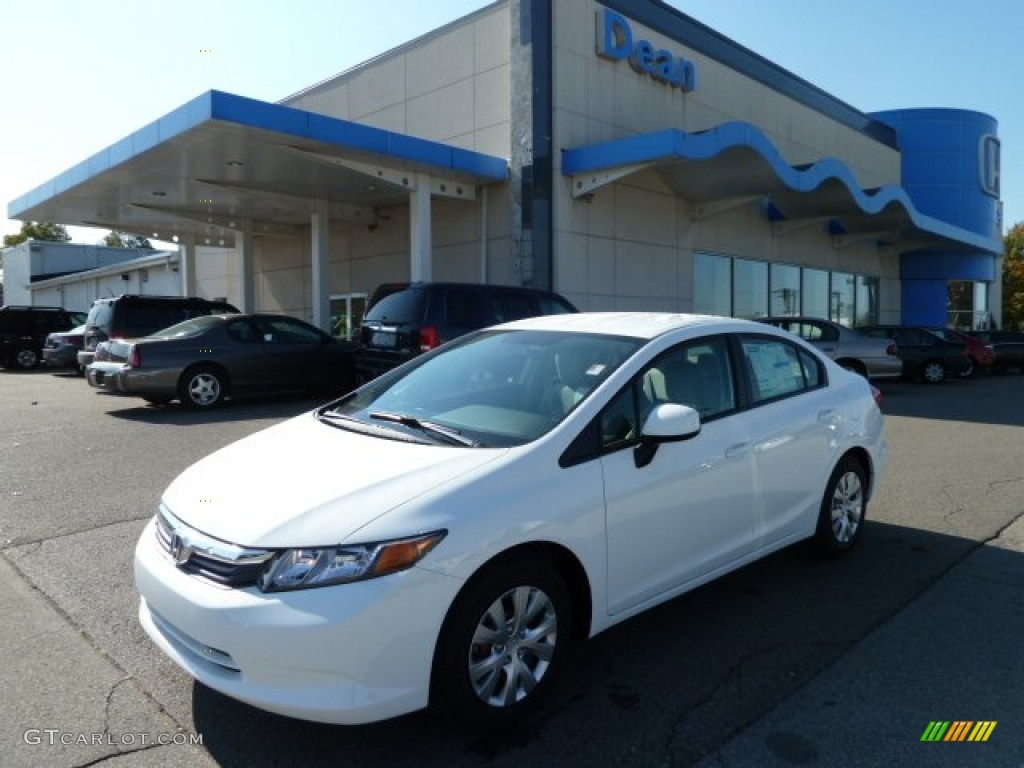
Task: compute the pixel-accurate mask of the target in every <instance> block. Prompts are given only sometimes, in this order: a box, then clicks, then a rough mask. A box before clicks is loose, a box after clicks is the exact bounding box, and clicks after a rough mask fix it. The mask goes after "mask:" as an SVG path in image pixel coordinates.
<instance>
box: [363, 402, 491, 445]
mask: <svg viewBox="0 0 1024 768" xmlns="http://www.w3.org/2000/svg"><path fill="white" fill-rule="evenodd" d="M369 416H370V418H371V419H378V420H380V421H393V422H394V423H395V424H401V425H402V426H403V427H411V428H412V429H418V430H420V431H421V432H426V433H427V434H429V435H434V436H436V437H441V438H444V439H445V440H447V441H448V442H450V443H454V444H455V445H465V446H467V447H469V448H479V447H480V446H481V445H482V443H480V442H478V441H476V440H473V439H472V438H469V437H466V436H465V435H463V434H462V433H461V432H459V431H458V430H457V429H452V428H451V427H445V426H443V425H441V424H435V423H434V422H432V421H423V420H421V419H417V418H416V417H415V416H408V415H406V414H404V413H391V412H390V411H373V412H371V413H370V414H369Z"/></svg>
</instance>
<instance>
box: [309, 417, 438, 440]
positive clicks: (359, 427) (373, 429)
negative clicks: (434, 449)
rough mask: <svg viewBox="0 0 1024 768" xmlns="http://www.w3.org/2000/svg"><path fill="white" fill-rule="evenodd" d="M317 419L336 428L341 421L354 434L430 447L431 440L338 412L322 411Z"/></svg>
mask: <svg viewBox="0 0 1024 768" xmlns="http://www.w3.org/2000/svg"><path fill="white" fill-rule="evenodd" d="M316 417H317V418H318V419H320V420H322V421H325V422H327V423H332V422H333V423H334V424H333V425H335V426H339V425H337V422H339V421H341V422H344V428H345V429H349V430H351V431H353V432H360V433H362V434H364V435H373V436H374V437H382V438H386V439H388V440H398V441H400V442H403V443H418V444H420V445H430V441H429V440H424V439H422V438H420V437H415V436H413V435H408V434H405V433H404V432H396V431H395V430H393V429H389V428H388V427H378V426H377V425H376V424H367V423H366V422H365V421H362V420H360V419H357V418H355V417H353V416H346V415H345V414H343V413H338V412H336V411H327V410H322V411H320V412H319V413H317V415H316Z"/></svg>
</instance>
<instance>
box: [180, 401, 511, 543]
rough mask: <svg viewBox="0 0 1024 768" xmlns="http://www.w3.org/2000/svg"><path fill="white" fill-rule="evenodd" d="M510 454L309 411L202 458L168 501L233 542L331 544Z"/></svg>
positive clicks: (183, 516) (200, 526) (189, 519)
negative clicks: (355, 428)
mask: <svg viewBox="0 0 1024 768" xmlns="http://www.w3.org/2000/svg"><path fill="white" fill-rule="evenodd" d="M506 452H507V449H487V448H461V447H458V446H447V445H424V444H421V443H409V442H402V441H397V440H390V439H387V438H380V437H374V436H372V435H365V434H360V433H357V432H352V431H349V430H346V429H341V428H337V427H334V426H331V425H328V424H324V423H321V422H320V421H318V420H317V419H316V417H315V416H314V415H313V414H312V413H309V414H305V415H303V416H299V417H297V418H294V419H291V420H289V421H286V422H284V423H282V424H279V425H277V426H274V427H271V428H269V429H266V430H263V431H262V432H258V433H256V434H254V435H251V436H249V437H247V438H245V439H243V440H240V441H238V442H236V443H233V444H231V445H229V446H227V447H226V448H223V449H221V450H219V451H217V452H216V453H213V454H211V455H210V456H207V457H206V458H205V459H202V460H201V461H199V462H197V463H196V464H193V465H192V466H191V467H189V468H188V469H186V470H185V471H184V472H183V473H182V474H181V475H179V476H178V477H177V478H176V479H175V480H174V482H172V483H171V485H170V486H169V487H168V488H167V490H166V491H165V492H164V496H163V504H164V505H166V507H167V508H168V509H169V510H170V511H171V513H172V514H174V515H175V516H176V517H178V518H179V519H180V520H182V521H183V522H185V523H186V524H187V525H189V526H191V527H193V528H195V529H197V530H199V531H202V532H203V533H205V534H207V535H209V536H213V537H215V538H218V539H221V540H223V541H227V542H231V543H233V544H238V545H242V546H246V547H268V548H279V547H297V546H322V545H325V544H333V543H340V542H343V541H345V540H346V539H348V537H350V536H351V535H353V534H354V533H355V532H356V531H358V530H359V529H360V528H362V527H363V526H365V525H367V524H368V523H370V522H371V521H373V520H374V519H376V518H378V517H379V516H381V515H383V514H386V513H387V512H388V511H390V510H393V509H395V508H396V507H399V506H401V505H403V504H405V503H406V502H408V501H410V500H413V499H416V498H418V497H420V496H422V495H423V494H425V493H427V492H428V491H430V490H432V489H434V488H437V487H438V486H441V485H444V484H445V483H449V482H451V481H453V480H455V479H456V478H459V477H462V476H464V475H466V474H467V473H470V472H473V471H474V470H476V469H478V468H480V467H482V466H483V465H485V464H488V463H490V462H492V461H494V460H496V459H497V458H499V457H500V456H502V455H503V454H504V453H506ZM405 533H413V532H412V531H406V532H405Z"/></svg>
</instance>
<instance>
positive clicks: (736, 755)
mask: <svg viewBox="0 0 1024 768" xmlns="http://www.w3.org/2000/svg"><path fill="white" fill-rule="evenodd" d="M880 387H881V389H882V390H883V392H884V395H885V400H884V403H883V410H884V411H886V413H887V415H888V417H889V418H888V432H889V440H890V443H891V446H892V453H893V461H892V464H891V467H890V471H889V475H888V477H887V478H886V479H885V482H884V484H883V486H882V488H881V491H880V493H879V494H878V496H877V497H876V498H875V499H874V501H873V503H872V505H871V507H870V508H869V512H868V514H869V520H870V521H869V523H868V525H867V527H866V528H865V531H864V536H863V538H862V540H861V542H860V546H859V549H858V550H857V551H856V552H855V553H854V554H853V555H852V556H850V557H848V558H846V559H843V560H839V561H826V560H822V559H819V558H817V557H815V556H813V555H810V554H808V553H807V552H806V551H805V550H804V549H802V548H799V547H797V548H794V549H790V550H787V551H785V552H782V553H779V554H777V555H775V556H773V557H771V558H769V559H767V560H765V561H763V562H761V563H757V564H755V565H752V566H750V567H748V568H745V569H743V570H742V571H740V572H738V573H736V574H733V575H731V576H729V577H726V578H725V579H722V580H720V581H719V582H717V583H714V584H712V585H709V586H707V587H704V588H702V589H699V590H697V591H696V592H693V593H691V594H689V595H686V596H683V597H682V598H679V599H677V600H675V601H672V602H671V603H669V604H666V605H663V606H661V607H659V608H657V609H655V610H653V611H651V612H649V613H647V614H645V615H643V616H640V617H638V618H637V619H634V620H632V621H629V622H627V623H625V624H623V625H620V626H618V627H615V628H614V629H612V630H610V631H609V632H607V633H605V634H603V635H600V636H599V637H597V638H595V639H594V640H592V641H591V642H589V643H587V644H586V645H584V646H582V647H581V648H579V649H578V651H577V653H576V656H575V658H574V659H573V661H572V663H571V664H570V667H569V669H568V670H567V673H566V674H565V675H564V677H562V678H561V680H560V682H559V684H558V686H557V688H556V690H555V691H554V695H553V697H552V698H551V699H550V700H549V701H548V703H547V704H546V706H545V707H544V708H543V710H542V711H541V712H540V713H539V714H538V715H537V716H536V717H534V718H533V719H531V720H528V721H526V722H524V723H523V724H522V725H521V726H520V727H518V728H516V729H515V730H513V731H511V732H508V733H501V734H492V735H488V736H481V735H479V734H475V733H467V732H464V731H459V730H455V729H453V728H451V727H448V726H446V725H442V724H440V723H439V722H437V721H436V720H434V719H433V718H431V717H430V716H428V715H426V714H422V713H421V714H414V715H410V716H407V717H404V718H400V719H398V720H394V721H390V722H385V723H380V724H376V725H372V726H364V727H338V726H326V725H317V724H311V723H304V722H300V721H295V720H290V719H287V718H283V717H278V716H275V715H270V714H266V713H263V712H260V711H258V710H255V709H252V708H250V707H248V706H246V705H243V704H240V703H238V702H235V701H233V700H230V699H227V698H225V697H224V696H221V695H220V694H217V693H215V692H213V691H211V690H209V689H207V688H205V687H203V686H199V685H197V684H195V683H193V682H192V680H191V679H190V678H188V677H187V676H186V675H185V674H184V673H182V672H180V671H179V670H178V669H177V667H175V666H173V665H172V664H171V663H170V662H169V661H168V660H166V659H165V658H164V657H163V656H162V654H160V653H159V652H157V651H156V649H155V647H154V646H152V645H151V644H150V642H149V641H148V639H147V638H146V637H145V635H144V634H143V632H142V630H141V628H140V627H139V626H138V623H137V621H136V618H135V612H136V607H137V602H136V595H135V591H134V587H133V585H132V575H131V559H132V551H133V547H134V544H135V541H136V539H137V537H138V535H139V532H140V531H141V529H142V527H143V526H144V524H145V522H146V521H147V520H148V519H149V518H150V517H151V516H152V514H153V513H154V511H155V509H156V505H157V502H158V499H159V496H160V493H161V491H162V489H163V488H164V486H165V485H166V484H167V483H168V482H169V481H170V480H171V479H172V478H173V477H174V476H175V475H176V474H177V473H178V472H180V471H181V470H182V469H184V468H185V467H186V466H188V465H189V464H190V463H192V462H193V461H195V460H197V459H198V458H200V457H202V456H204V455H206V454H208V453H210V452H212V451H213V450H216V449H217V448H219V447H222V446H224V445H226V444H228V443H230V442H232V441H234V440H236V439H238V438H241V437H243V436H245V435H247V434H250V433H251V432H253V431H255V430H258V429H261V428H263V427H266V426H270V425H271V424H274V423H276V422H278V421H280V420H282V419H285V418H288V417H289V416H292V415H296V414H299V413H302V412H303V411H306V410H308V409H310V408H312V407H313V406H314V405H315V401H312V400H307V399H288V400H256V401H245V402H241V403H237V404H232V405H229V406H228V407H226V408H223V409H220V410H217V411H213V412H210V413H198V414H197V413H192V412H187V411H185V410H183V409H180V408H178V407H167V408H152V407H146V406H144V404H143V402H142V401H141V400H135V399H126V398H120V397H116V396H112V395H109V394H105V393H99V392H96V391H95V390H92V389H90V388H89V387H88V386H87V385H86V384H85V383H84V382H83V381H82V380H81V379H80V378H76V377H73V376H69V375H64V374H53V373H50V372H48V371H46V370H37V371H31V372H27V373H20V372H15V371H7V370H2V369H0V580H2V583H3V589H2V590H0V609H2V614H0V615H2V616H3V621H2V623H0V647H2V648H3V650H4V657H5V659H4V661H5V663H4V664H3V665H2V667H0V690H3V691H4V693H3V696H2V698H0V765H3V766H5V767H6V766H11V767H14V766H87V765H88V766H92V765H109V766H117V767H118V768H120V767H121V766H149V765H153V766H156V765H160V766H173V765H180V766H208V765H223V766H243V765H244V766H277V765H280V766H294V765H304V766H318V765H332V766H336V765H343V766H348V765H374V766H379V767H382V766H406V765H408V766H413V765H415V766H418V767H420V768H425V767H429V766H445V768H459V767H460V766H480V765H487V766H512V765H515V766H521V765H548V766H560V765H566V766H589V765H616V766H691V765H700V766H707V767H709V768H718V767H723V768H724V767H729V768H734V767H739V766H800V765H820V766H881V765H893V764H900V763H902V764H905V765H928V766H973V765H978V766H1012V767H1014V768H1020V767H1021V766H1024V654H1021V653H1020V648H1019V646H1020V641H1019V638H1020V637H1022V636H1024V559H1022V558H1024V522H1022V511H1024V493H1022V491H1024V460H1022V457H1024V429H1022V427H1024V409H1022V408H1021V405H1020V403H1021V396H1022V395H1024V376H1019V375H1008V376H1002V377H987V376H982V377H979V378H977V379H975V380H972V381H950V382H947V383H946V384H943V385H940V386H932V387H929V386H925V385H921V384H912V383H883V384H881V385H880ZM338 471H339V472H343V471H344V462H343V460H342V458H340V457H339V464H338ZM386 629H387V628H382V631H386ZM932 721H974V722H977V721H995V722H996V726H995V728H994V729H993V730H992V732H991V735H990V737H989V739H988V740H987V741H985V742H984V743H974V742H957V743H953V742H935V743H932V742H922V740H921V738H922V735H923V734H924V732H925V730H926V728H928V726H929V723H931V722H932ZM198 741H201V744H199V743H196V742H198Z"/></svg>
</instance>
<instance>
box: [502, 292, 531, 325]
mask: <svg viewBox="0 0 1024 768" xmlns="http://www.w3.org/2000/svg"><path fill="white" fill-rule="evenodd" d="M492 299H493V302H494V318H495V320H496V321H497V322H499V323H508V322H511V321H512V320H521V319H522V318H524V317H532V316H533V314H534V312H533V303H532V302H531V301H530V296H529V295H528V294H526V293H516V292H514V291H495V292H494V295H493V297H492Z"/></svg>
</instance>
